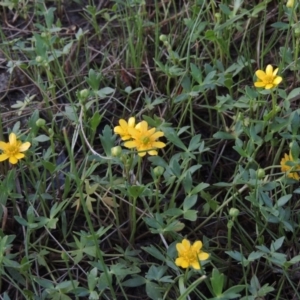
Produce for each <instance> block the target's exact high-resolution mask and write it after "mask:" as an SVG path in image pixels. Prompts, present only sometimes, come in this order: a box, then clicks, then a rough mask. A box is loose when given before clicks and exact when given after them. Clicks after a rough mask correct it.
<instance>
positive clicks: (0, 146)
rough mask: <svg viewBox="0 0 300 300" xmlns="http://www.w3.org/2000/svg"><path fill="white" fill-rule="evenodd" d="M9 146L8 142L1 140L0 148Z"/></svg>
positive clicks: (3, 148)
mask: <svg viewBox="0 0 300 300" xmlns="http://www.w3.org/2000/svg"><path fill="white" fill-rule="evenodd" d="M7 147H8V143H4V142H2V141H0V150H4V151H5V149H6V148H7Z"/></svg>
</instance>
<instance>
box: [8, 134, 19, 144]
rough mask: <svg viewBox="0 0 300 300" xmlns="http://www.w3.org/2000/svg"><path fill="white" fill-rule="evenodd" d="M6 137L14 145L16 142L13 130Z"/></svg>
mask: <svg viewBox="0 0 300 300" xmlns="http://www.w3.org/2000/svg"><path fill="white" fill-rule="evenodd" d="M8 139H9V143H10V145H15V144H16V142H17V136H16V135H15V134H14V133H13V132H12V133H11V134H10V135H9V138H8Z"/></svg>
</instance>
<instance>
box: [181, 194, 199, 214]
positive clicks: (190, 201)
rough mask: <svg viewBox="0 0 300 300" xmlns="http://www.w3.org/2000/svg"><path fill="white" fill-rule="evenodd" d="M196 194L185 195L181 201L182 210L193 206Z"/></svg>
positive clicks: (196, 197)
mask: <svg viewBox="0 0 300 300" xmlns="http://www.w3.org/2000/svg"><path fill="white" fill-rule="evenodd" d="M197 199H198V196H197V195H190V196H187V197H185V199H184V201H183V210H184V212H185V211H187V210H188V209H190V208H191V207H193V206H194V205H195V204H196V202H197Z"/></svg>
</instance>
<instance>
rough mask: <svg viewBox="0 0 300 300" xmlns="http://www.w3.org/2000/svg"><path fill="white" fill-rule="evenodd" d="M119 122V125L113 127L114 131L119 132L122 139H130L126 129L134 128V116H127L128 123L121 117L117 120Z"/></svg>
mask: <svg viewBox="0 0 300 300" xmlns="http://www.w3.org/2000/svg"><path fill="white" fill-rule="evenodd" d="M119 124H120V126H116V127H115V128H114V132H115V133H117V134H119V135H120V137H121V139H122V140H123V141H126V140H129V139H131V135H130V134H129V132H128V129H129V128H134V126H135V118H134V117H131V118H129V120H128V123H127V122H126V121H125V120H124V119H121V120H120V121H119Z"/></svg>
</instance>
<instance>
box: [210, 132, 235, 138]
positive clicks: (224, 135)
mask: <svg viewBox="0 0 300 300" xmlns="http://www.w3.org/2000/svg"><path fill="white" fill-rule="evenodd" d="M213 138H215V139H220V140H235V136H234V135H232V134H230V133H228V132H224V131H218V132H216V133H215V134H214V135H213Z"/></svg>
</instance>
